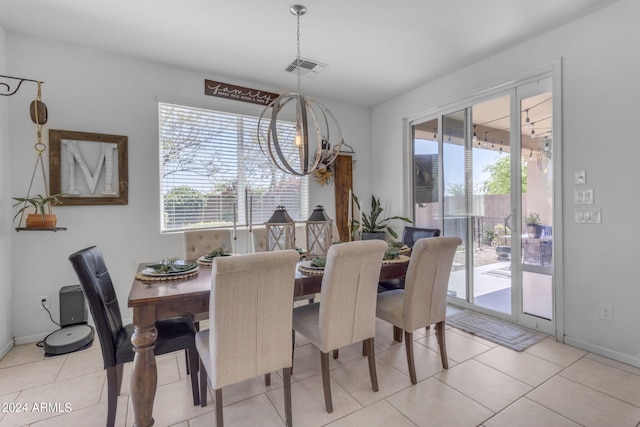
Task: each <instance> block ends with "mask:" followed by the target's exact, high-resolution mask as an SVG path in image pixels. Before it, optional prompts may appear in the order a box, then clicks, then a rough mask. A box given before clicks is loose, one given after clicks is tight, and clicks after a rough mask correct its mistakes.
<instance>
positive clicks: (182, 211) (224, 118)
mask: <svg viewBox="0 0 640 427" xmlns="http://www.w3.org/2000/svg"><path fill="white" fill-rule="evenodd" d="M159 124H160V132H159V134H160V202H161V203H160V210H161V229H162V231H163V232H170V231H179V230H184V229H191V228H205V227H206V228H214V227H231V226H233V218H234V216H233V211H234V204H235V203H237V211H236V212H237V214H236V215H237V216H236V217H237V225H238V226H239V227H241V226H246V225H247V224H248V221H249V217H251V222H252V224H254V225H255V224H263V223H264V222H266V221H267V220H268V219H269V218H270V217H271V215H272V214H273V211H274V210H275V208H276V206H278V205H284V206H285V207H286V209H287V211H288V212H289V215H291V217H292V218H293V219H294V220H296V221H297V220H306V219H307V217H308V205H309V203H308V179H307V177H297V176H293V175H289V174H285V173H284V172H282V171H280V170H279V169H277V168H276V167H275V166H273V165H272V164H271V162H270V161H269V160H268V159H267V157H266V156H265V155H264V154H263V153H262V150H260V146H259V144H258V140H257V126H258V117H252V116H247V115H240V114H232V113H227V112H223V111H213V110H207V109H202V108H194V107H188V106H184V105H175V104H169V103H164V102H160V103H159ZM278 127H279V128H280V131H281V134H282V135H285V134H286V133H288V134H289V135H291V136H290V138H291V140H293V138H294V136H295V125H294V124H293V123H288V122H282V123H280V122H279V123H278ZM283 145H284V144H283ZM290 145H291V146H293V144H290ZM292 154H293V153H292ZM249 205H251V207H250V206H249Z"/></svg>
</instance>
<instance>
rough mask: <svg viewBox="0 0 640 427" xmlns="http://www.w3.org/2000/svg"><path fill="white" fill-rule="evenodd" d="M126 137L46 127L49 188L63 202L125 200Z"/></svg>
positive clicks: (111, 203) (116, 201)
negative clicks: (48, 149) (47, 128)
mask: <svg viewBox="0 0 640 427" xmlns="http://www.w3.org/2000/svg"><path fill="white" fill-rule="evenodd" d="M127 141H128V139H127V137H126V136H121V135H105V134H101V133H88V132H74V131H68V130H58V129H50V130H49V147H50V150H51V151H50V152H49V179H50V183H49V191H50V192H51V194H63V196H62V197H60V202H61V203H62V204H63V205H126V204H127V203H128V202H129V197H128V196H129V182H128V173H127V168H128V166H127Z"/></svg>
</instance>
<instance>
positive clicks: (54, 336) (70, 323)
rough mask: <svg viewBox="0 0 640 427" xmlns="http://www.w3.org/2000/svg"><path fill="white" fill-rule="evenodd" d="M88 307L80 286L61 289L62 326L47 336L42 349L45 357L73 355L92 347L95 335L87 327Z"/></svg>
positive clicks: (92, 330)
mask: <svg viewBox="0 0 640 427" xmlns="http://www.w3.org/2000/svg"><path fill="white" fill-rule="evenodd" d="M87 311H88V310H87V306H86V303H85V299H84V294H83V293H82V288H81V287H80V285H72V286H64V287H63V288H61V289H60V326H61V328H60V329H58V330H57V331H54V332H52V333H50V334H49V335H47V337H46V338H45V339H44V342H43V345H42V347H43V348H44V354H45V356H56V355H58V354H65V353H71V352H73V351H78V350H82V349H84V348H87V347H90V346H91V344H92V343H93V337H94V335H95V333H94V329H93V327H91V326H89V325H87V318H88V313H87Z"/></svg>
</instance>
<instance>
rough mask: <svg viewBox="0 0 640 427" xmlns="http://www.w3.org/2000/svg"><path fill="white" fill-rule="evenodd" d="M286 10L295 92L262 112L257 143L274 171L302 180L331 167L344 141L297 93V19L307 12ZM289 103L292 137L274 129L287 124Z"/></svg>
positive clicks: (325, 112)
mask: <svg viewBox="0 0 640 427" xmlns="http://www.w3.org/2000/svg"><path fill="white" fill-rule="evenodd" d="M289 10H290V12H291V13H292V14H293V15H295V16H296V17H297V29H298V32H297V56H296V65H297V74H298V92H297V93H295V92H288V93H285V94H282V95H280V96H279V97H278V98H276V99H275V100H273V101H272V102H271V103H270V104H269V105H268V106H267V107H266V108H265V109H264V111H263V112H262V114H261V115H260V118H259V120H258V143H259V144H260V149H261V150H262V152H263V153H264V154H265V156H267V157H268V158H269V159H270V160H271V162H272V163H273V164H274V165H275V166H276V167H277V168H278V169H280V170H281V171H283V172H285V173H288V174H292V175H297V176H304V175H308V174H310V173H312V172H314V171H315V170H317V169H320V168H324V167H327V166H328V165H330V164H331V163H333V161H334V160H335V159H336V157H337V156H338V153H339V152H340V148H341V147H342V144H343V142H344V141H343V139H342V131H341V129H340V124H339V123H338V121H337V120H336V118H335V117H334V115H333V114H332V113H331V111H329V109H328V108H327V107H325V106H324V105H322V104H321V103H320V102H319V101H317V100H316V99H314V98H311V97H309V96H304V95H303V94H302V93H301V92H300V65H301V63H302V61H301V59H300V16H302V15H304V14H305V13H306V11H307V9H306V8H305V7H304V6H302V5H298V4H296V5H293V6H291V8H290V9H289ZM290 103H292V105H293V104H295V136H293V135H292V133H291V130H290V129H287V128H286V127H285V126H282V125H280V126H279V125H278V121H280V122H286V121H290V117H291V113H289V114H286V109H285V108H286V106H287V104H290ZM283 111H284V112H283ZM286 117H289V120H287V119H286ZM310 147H315V148H310Z"/></svg>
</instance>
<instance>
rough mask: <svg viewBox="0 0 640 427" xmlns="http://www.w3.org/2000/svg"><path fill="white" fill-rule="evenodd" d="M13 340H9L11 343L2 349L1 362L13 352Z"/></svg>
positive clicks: (0, 351) (0, 353)
mask: <svg viewBox="0 0 640 427" xmlns="http://www.w3.org/2000/svg"><path fill="white" fill-rule="evenodd" d="M14 345H15V344H14V342H13V338H12V339H10V340H9V342H8V343H7V344H6V345H5V346H4V347H2V348H1V349H0V360H2V358H3V357H5V356H6V355H7V353H9V352H10V351H11V349H12V348H13V346H14Z"/></svg>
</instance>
